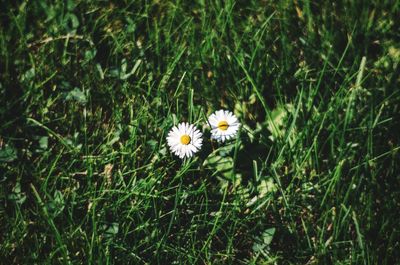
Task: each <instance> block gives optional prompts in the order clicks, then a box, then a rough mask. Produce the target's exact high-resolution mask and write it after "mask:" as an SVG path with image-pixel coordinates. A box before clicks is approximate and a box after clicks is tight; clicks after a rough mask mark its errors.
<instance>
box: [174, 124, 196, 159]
mask: <svg viewBox="0 0 400 265" xmlns="http://www.w3.org/2000/svg"><path fill="white" fill-rule="evenodd" d="M202 136H203V135H202V133H201V132H200V131H199V130H198V129H197V128H196V127H195V126H194V125H193V124H189V123H185V122H182V123H180V124H178V125H177V126H175V127H173V128H172V129H171V130H170V131H169V132H168V135H167V138H166V139H167V144H168V146H169V148H170V150H171V152H172V153H174V154H175V155H176V156H178V157H179V158H181V159H183V158H189V157H192V156H193V155H194V154H195V153H197V152H198V151H199V150H200V147H201V145H202V143H203V139H202Z"/></svg>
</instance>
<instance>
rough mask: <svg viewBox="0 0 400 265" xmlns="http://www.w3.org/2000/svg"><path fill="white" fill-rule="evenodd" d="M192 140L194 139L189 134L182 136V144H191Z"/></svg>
mask: <svg viewBox="0 0 400 265" xmlns="http://www.w3.org/2000/svg"><path fill="white" fill-rule="evenodd" d="M191 140H192V139H191V138H190V136H189V135H187V134H184V135H182V136H181V144H184V145H188V144H190V141H191Z"/></svg>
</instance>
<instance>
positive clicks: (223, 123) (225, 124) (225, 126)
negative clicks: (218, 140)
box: [218, 121, 229, 131]
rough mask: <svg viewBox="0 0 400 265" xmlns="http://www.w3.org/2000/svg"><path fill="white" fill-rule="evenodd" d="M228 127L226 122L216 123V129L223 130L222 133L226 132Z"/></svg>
mask: <svg viewBox="0 0 400 265" xmlns="http://www.w3.org/2000/svg"><path fill="white" fill-rule="evenodd" d="M228 127H229V125H228V123H227V122H226V121H220V122H219V123H218V128H219V129H221V130H223V131H226V130H228Z"/></svg>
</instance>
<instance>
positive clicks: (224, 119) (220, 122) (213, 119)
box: [208, 110, 240, 142]
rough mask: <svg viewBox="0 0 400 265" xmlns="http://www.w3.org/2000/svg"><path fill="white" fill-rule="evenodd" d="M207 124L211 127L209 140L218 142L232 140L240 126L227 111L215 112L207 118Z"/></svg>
mask: <svg viewBox="0 0 400 265" xmlns="http://www.w3.org/2000/svg"><path fill="white" fill-rule="evenodd" d="M208 123H209V124H210V126H211V139H215V140H217V141H218V142H224V141H226V140H229V139H233V138H234V137H235V136H236V134H237V132H238V130H239V126H240V123H239V121H238V119H237V118H236V116H235V115H234V114H233V113H232V112H230V111H228V110H217V111H216V112H214V113H213V114H211V115H210V116H209V117H208Z"/></svg>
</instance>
